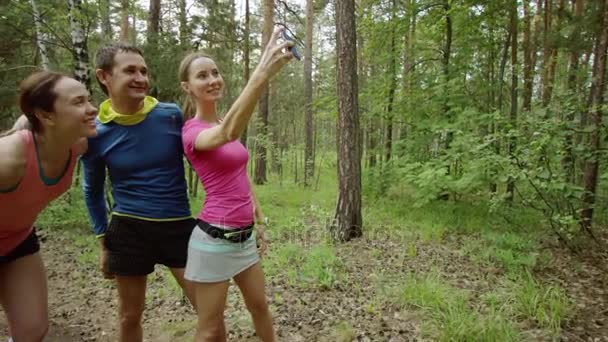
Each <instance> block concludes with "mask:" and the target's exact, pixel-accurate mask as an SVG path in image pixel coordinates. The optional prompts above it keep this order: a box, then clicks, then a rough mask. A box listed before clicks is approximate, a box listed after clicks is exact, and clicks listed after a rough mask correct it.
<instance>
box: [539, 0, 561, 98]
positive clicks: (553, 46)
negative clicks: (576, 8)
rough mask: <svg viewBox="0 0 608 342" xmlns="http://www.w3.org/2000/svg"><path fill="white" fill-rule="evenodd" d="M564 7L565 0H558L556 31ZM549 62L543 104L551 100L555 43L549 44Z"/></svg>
mask: <svg viewBox="0 0 608 342" xmlns="http://www.w3.org/2000/svg"><path fill="white" fill-rule="evenodd" d="M565 9H566V1H565V0H560V1H559V6H558V9H557V16H556V19H555V25H554V28H555V32H558V31H559V29H560V26H561V19H562V16H563V13H564V11H565ZM551 45H552V46H551V63H550V65H549V75H548V76H547V83H548V85H547V95H546V98H545V99H544V101H545V106H548V105H549V103H550V102H551V97H552V96H553V87H554V86H555V70H556V69H557V52H558V51H557V47H556V46H555V44H551Z"/></svg>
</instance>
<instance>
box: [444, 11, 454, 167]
mask: <svg viewBox="0 0 608 342" xmlns="http://www.w3.org/2000/svg"><path fill="white" fill-rule="evenodd" d="M450 2H451V1H450V0H444V2H443V9H444V11H445V45H444V47H443V61H442V65H443V82H444V90H443V94H444V95H443V96H444V98H443V115H445V117H446V119H447V121H448V123H451V122H452V113H451V109H450V100H449V98H450V91H449V89H450V56H451V54H452V14H451V13H450V11H451V5H450ZM452 135H453V132H452V131H451V129H450V130H448V132H447V136H446V140H445V148H446V149H449V148H450V144H451V143H452ZM448 173H449V167H448Z"/></svg>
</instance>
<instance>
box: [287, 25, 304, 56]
mask: <svg viewBox="0 0 608 342" xmlns="http://www.w3.org/2000/svg"><path fill="white" fill-rule="evenodd" d="M283 39H285V40H290V41H292V42H293V43H294V45H293V46H292V47H290V48H288V49H289V51H291V53H292V54H293V56H294V57H295V58H296V59H297V60H299V61H300V60H302V54H301V53H300V50H298V47H297V46H296V44H297V42H296V40H295V39H294V38H293V37H292V36H291V34H289V32H287V29H286V28H285V29H283Z"/></svg>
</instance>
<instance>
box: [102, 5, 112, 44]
mask: <svg viewBox="0 0 608 342" xmlns="http://www.w3.org/2000/svg"><path fill="white" fill-rule="evenodd" d="M110 12H111V11H110V0H99V14H100V16H101V34H102V35H103V38H104V39H105V40H107V41H109V40H112V34H113V32H112V21H111V20H110Z"/></svg>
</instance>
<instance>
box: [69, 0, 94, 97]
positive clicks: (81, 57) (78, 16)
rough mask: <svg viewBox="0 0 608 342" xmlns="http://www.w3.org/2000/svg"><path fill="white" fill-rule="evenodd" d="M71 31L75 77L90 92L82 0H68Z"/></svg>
mask: <svg viewBox="0 0 608 342" xmlns="http://www.w3.org/2000/svg"><path fill="white" fill-rule="evenodd" d="M68 6H69V9H70V11H69V15H68V17H69V20H70V33H71V37H72V55H73V58H74V78H76V79H77V80H78V81H80V82H82V83H83V84H84V85H85V86H86V87H87V90H88V91H89V93H92V89H91V73H90V66H89V53H88V48H87V37H86V35H85V31H84V23H83V20H82V18H83V15H82V0H68Z"/></svg>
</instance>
